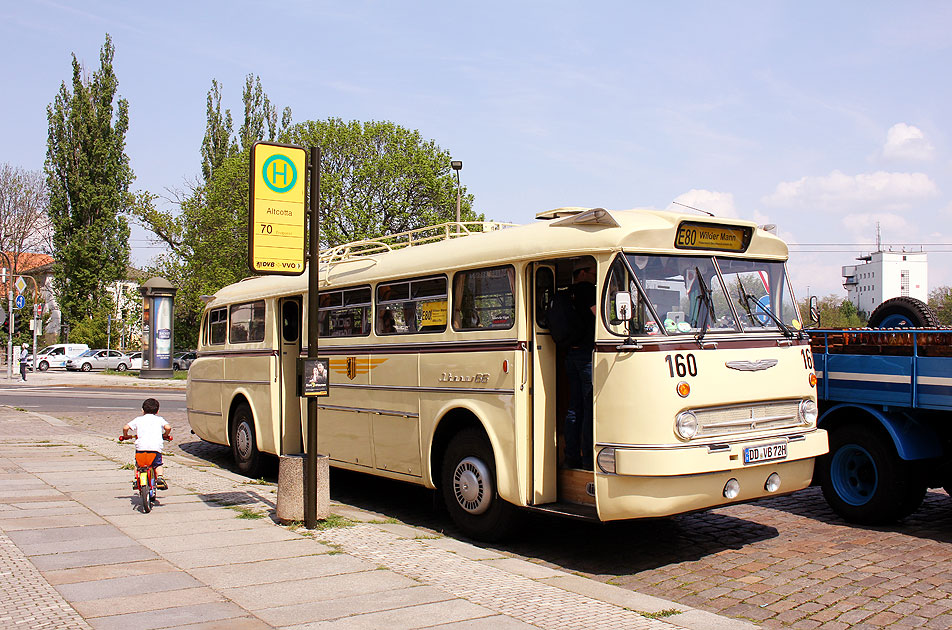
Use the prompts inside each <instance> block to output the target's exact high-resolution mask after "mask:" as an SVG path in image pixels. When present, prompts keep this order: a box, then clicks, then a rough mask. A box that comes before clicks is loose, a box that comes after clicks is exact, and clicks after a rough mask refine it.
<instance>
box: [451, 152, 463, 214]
mask: <svg viewBox="0 0 952 630" xmlns="http://www.w3.org/2000/svg"><path fill="white" fill-rule="evenodd" d="M450 168H452V169H453V170H454V171H456V222H457V223H459V205H460V185H459V172H460V171H461V170H462V169H463V161H462V160H453V161H451V162H450ZM457 229H459V226H457Z"/></svg>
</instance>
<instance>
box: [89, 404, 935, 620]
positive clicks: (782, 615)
mask: <svg viewBox="0 0 952 630" xmlns="http://www.w3.org/2000/svg"><path fill="white" fill-rule="evenodd" d="M100 420H101V421H102V422H103V425H102V426H101V427H100V429H101V430H102V432H103V433H104V434H106V435H112V432H113V428H112V425H114V424H115V422H116V421H118V420H119V418H115V419H112V420H109V419H108V418H102V419H100ZM109 422H111V423H112V425H110V426H109V427H108V431H107V430H105V429H106V428H107V427H106V423H109ZM120 426H121V425H120ZM90 428H94V426H93V425H90ZM179 435H183V436H186V437H184V438H183V439H182V440H181V441H179V442H178V443H177V444H178V449H179V451H176V452H178V453H181V455H182V456H189V457H196V458H198V459H204V460H206V461H208V462H209V463H214V464H222V465H227V462H228V450H227V449H224V448H222V447H217V446H214V445H207V444H202V443H200V442H198V441H195V440H194V439H193V436H187V433H181V432H180V433H179ZM173 459H174V458H173ZM266 478H268V479H270V477H266ZM331 491H332V499H334V500H335V501H338V502H341V503H346V504H349V505H352V506H356V507H359V508H362V509H366V510H369V511H372V512H375V513H379V514H382V515H384V517H393V518H396V519H398V520H400V521H403V522H405V523H407V524H409V525H414V526H422V527H426V528H429V529H431V530H433V531H434V532H445V533H447V534H449V535H451V536H455V537H459V534H458V532H456V531H455V529H454V528H453V526H452V524H451V523H450V521H449V519H448V517H447V516H446V514H445V513H444V512H443V511H442V510H441V509H440V508H439V507H438V506H437V504H438V501H437V500H436V497H434V496H433V495H432V493H430V492H428V491H426V490H423V489H420V488H417V487H413V486H407V485H404V484H399V483H394V482H388V481H386V480H380V479H374V478H370V477H367V476H362V475H357V474H351V473H346V472H340V471H333V472H332V484H331ZM526 531H527V532H531V535H527V536H525V537H523V538H521V539H516V540H512V541H510V542H507V543H505V544H502V545H496V546H494V547H493V549H494V550H495V551H498V552H500V553H503V554H505V555H507V556H512V557H518V558H525V559H528V560H530V561H532V562H534V563H537V564H542V565H543V566H546V567H550V568H557V569H562V570H565V571H568V572H572V573H576V574H578V575H582V576H586V577H590V578H593V579H595V580H598V581H601V582H604V583H607V584H612V585H617V586H621V587H623V588H626V589H630V590H632V591H636V592H640V593H645V594H649V595H654V596H657V597H661V598H665V599H668V600H672V601H675V602H678V603H679V604H683V605H686V606H691V607H694V608H698V609H701V610H707V611H710V612H714V613H718V614H721V615H725V616H728V617H733V618H736V619H745V620H749V621H752V622H754V623H757V624H759V625H761V626H763V627H765V628H805V629H812V628H823V629H827V630H840V629H845V628H856V629H859V630H864V629H867V628H887V627H888V628H917V627H923V628H942V629H947V628H952V500H950V498H949V496H948V495H947V494H946V493H945V492H944V491H942V490H933V491H930V492H929V493H928V495H927V497H926V501H925V503H924V504H923V506H922V507H921V508H920V509H919V510H918V511H917V512H916V513H915V514H913V515H912V516H910V517H909V518H907V519H905V521H904V522H902V523H901V524H898V525H896V526H892V527H858V526H853V525H849V524H847V523H845V522H844V521H843V520H842V519H840V518H839V517H837V516H836V515H835V514H834V513H833V512H832V511H831V510H830V509H829V508H828V506H827V505H826V503H825V501H824V500H823V497H822V494H821V493H820V491H819V489H818V488H810V489H807V490H805V491H802V492H799V493H796V494H795V495H791V496H786V497H778V498H775V499H769V500H763V501H760V502H757V503H753V504H746V505H735V506H730V507H725V508H720V509H716V510H710V511H706V512H701V513H697V514H690V515H683V516H679V517H674V518H668V519H659V520H655V521H641V522H630V523H609V524H603V525H590V524H585V523H575V522H571V521H564V520H558V519H552V518H542V517H537V516H529V517H528V523H527V527H526Z"/></svg>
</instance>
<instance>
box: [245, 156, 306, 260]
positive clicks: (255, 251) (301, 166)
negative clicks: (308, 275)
mask: <svg viewBox="0 0 952 630" xmlns="http://www.w3.org/2000/svg"><path fill="white" fill-rule="evenodd" d="M249 179H250V182H249V183H250V186H249V188H250V193H249V197H250V198H249V203H248V207H249V208H250V209H251V213H250V215H249V217H248V266H249V267H251V270H252V271H253V272H255V273H262V274H278V275H285V276H297V275H300V274H302V273H304V251H305V242H304V224H305V221H306V219H307V206H306V205H305V197H304V191H305V185H306V181H307V152H306V151H305V150H304V149H303V148H302V147H297V146H291V145H285V144H276V143H273V142H256V143H255V144H254V146H253V147H251V173H250V178H249Z"/></svg>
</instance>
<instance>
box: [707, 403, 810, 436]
mask: <svg viewBox="0 0 952 630" xmlns="http://www.w3.org/2000/svg"><path fill="white" fill-rule="evenodd" d="M799 404H800V401H799V400H778V401H767V402H758V403H748V404H744V405H731V406H728V407H709V408H707V409H694V410H693V411H694V415H695V416H696V417H697V422H698V431H697V435H696V436H695V437H696V438H698V437H714V436H721V435H735V434H738V433H748V432H750V431H767V430H770V429H786V428H790V427H797V426H800V425H801V424H802V423H801V422H800V418H799V415H798V409H799Z"/></svg>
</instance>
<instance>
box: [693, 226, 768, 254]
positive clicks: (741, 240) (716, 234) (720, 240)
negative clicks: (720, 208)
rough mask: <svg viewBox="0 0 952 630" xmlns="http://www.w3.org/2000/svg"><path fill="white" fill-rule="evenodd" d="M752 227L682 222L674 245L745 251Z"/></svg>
mask: <svg viewBox="0 0 952 630" xmlns="http://www.w3.org/2000/svg"><path fill="white" fill-rule="evenodd" d="M750 236H751V229H750V228H748V227H736V226H730V225H713V224H710V223H682V224H681V225H679V226H678V234H677V236H676V237H675V239H674V246H675V247H676V248H678V249H713V250H717V251H724V252H743V251H746V250H747V247H748V246H749V245H750Z"/></svg>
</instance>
